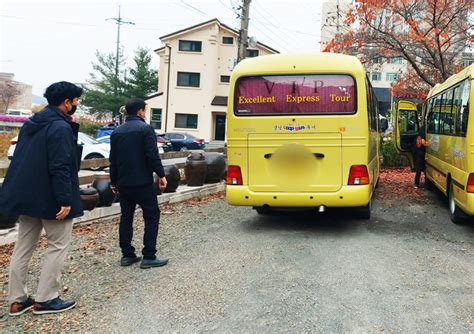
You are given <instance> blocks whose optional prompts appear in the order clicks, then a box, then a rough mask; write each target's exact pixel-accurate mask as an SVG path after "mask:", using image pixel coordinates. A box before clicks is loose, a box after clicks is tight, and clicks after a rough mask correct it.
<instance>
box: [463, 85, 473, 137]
mask: <svg viewBox="0 0 474 334" xmlns="http://www.w3.org/2000/svg"><path fill="white" fill-rule="evenodd" d="M470 84H471V82H470V81H469V80H466V81H464V85H463V86H462V87H463V89H462V95H461V96H462V106H461V110H460V113H461V116H460V118H461V135H462V136H465V135H466V132H467V120H468V118H469V92H470V90H471V87H470Z"/></svg>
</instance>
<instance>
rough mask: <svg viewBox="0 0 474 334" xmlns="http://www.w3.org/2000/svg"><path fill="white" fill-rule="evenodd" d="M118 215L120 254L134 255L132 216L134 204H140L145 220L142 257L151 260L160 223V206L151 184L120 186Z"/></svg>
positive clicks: (154, 252)
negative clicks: (119, 213)
mask: <svg viewBox="0 0 474 334" xmlns="http://www.w3.org/2000/svg"><path fill="white" fill-rule="evenodd" d="M119 192H120V208H121V210H122V215H121V217H120V227H119V239H120V248H121V249H122V255H123V256H125V257H135V256H136V255H135V248H134V247H133V246H132V239H133V216H134V214H135V207H136V205H137V204H138V205H140V207H141V208H142V211H143V219H144V221H145V233H144V236H143V245H144V247H143V249H142V254H143V258H145V259H150V260H153V259H155V254H156V239H157V237H158V226H159V223H160V208H159V207H158V200H157V198H156V191H155V189H154V187H153V185H152V184H150V185H146V186H139V187H120V188H119Z"/></svg>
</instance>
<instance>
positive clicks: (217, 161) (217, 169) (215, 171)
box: [204, 152, 227, 183]
mask: <svg viewBox="0 0 474 334" xmlns="http://www.w3.org/2000/svg"><path fill="white" fill-rule="evenodd" d="M204 157H205V159H206V163H207V172H206V180H205V182H206V183H217V182H220V181H221V180H222V178H223V177H224V174H225V172H226V164H227V163H226V161H225V159H224V156H223V155H222V154H220V153H217V152H208V153H204Z"/></svg>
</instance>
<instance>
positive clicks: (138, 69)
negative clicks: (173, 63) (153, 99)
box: [127, 48, 158, 98]
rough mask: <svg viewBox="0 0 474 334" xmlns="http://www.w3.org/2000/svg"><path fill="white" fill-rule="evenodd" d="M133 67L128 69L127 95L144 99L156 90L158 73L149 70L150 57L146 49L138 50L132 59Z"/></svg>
mask: <svg viewBox="0 0 474 334" xmlns="http://www.w3.org/2000/svg"><path fill="white" fill-rule="evenodd" d="M134 62H135V66H134V67H133V68H131V69H130V75H131V77H130V78H129V82H128V90H127V95H128V96H129V97H139V98H145V97H146V96H147V95H148V94H150V93H153V92H156V91H157V89H158V72H157V71H155V70H153V69H151V68H150V63H151V55H150V53H149V51H148V50H147V49H144V48H138V49H137V50H136V51H135V57H134Z"/></svg>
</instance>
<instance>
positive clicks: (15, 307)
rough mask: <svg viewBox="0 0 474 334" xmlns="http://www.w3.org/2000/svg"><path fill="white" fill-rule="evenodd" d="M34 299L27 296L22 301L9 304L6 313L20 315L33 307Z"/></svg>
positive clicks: (13, 315)
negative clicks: (8, 311)
mask: <svg viewBox="0 0 474 334" xmlns="http://www.w3.org/2000/svg"><path fill="white" fill-rule="evenodd" d="M34 304H35V301H34V299H33V298H30V297H28V298H27V299H26V300H25V301H24V302H21V303H19V302H16V303H12V304H11V305H10V313H8V315H10V316H12V317H15V316H17V315H21V314H23V313H25V312H26V311H28V310H30V309H32V308H33V305H34Z"/></svg>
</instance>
